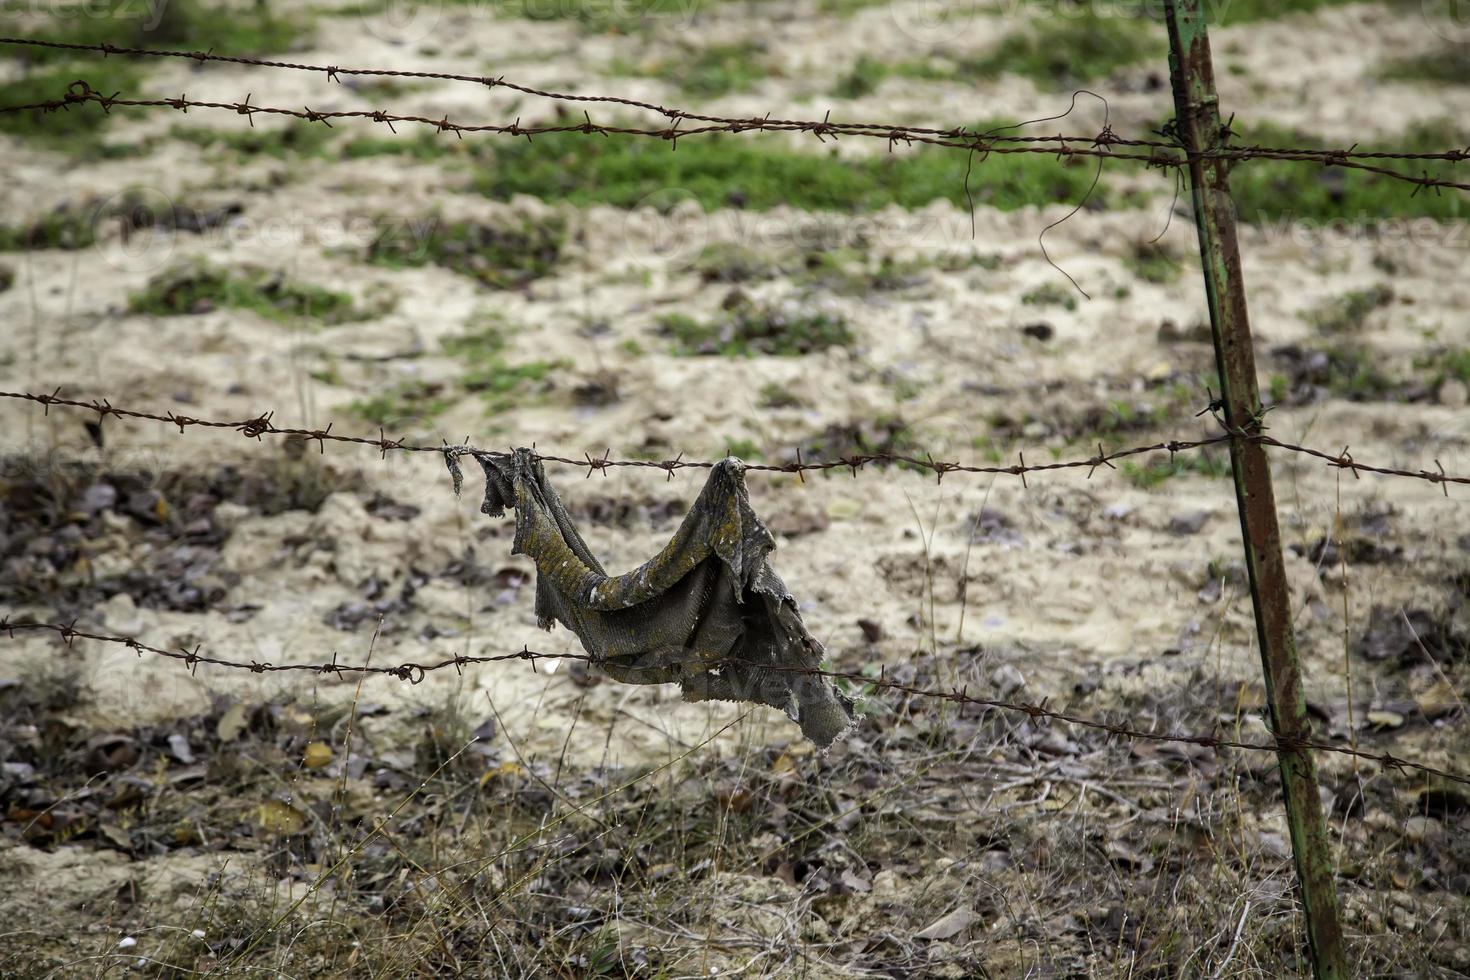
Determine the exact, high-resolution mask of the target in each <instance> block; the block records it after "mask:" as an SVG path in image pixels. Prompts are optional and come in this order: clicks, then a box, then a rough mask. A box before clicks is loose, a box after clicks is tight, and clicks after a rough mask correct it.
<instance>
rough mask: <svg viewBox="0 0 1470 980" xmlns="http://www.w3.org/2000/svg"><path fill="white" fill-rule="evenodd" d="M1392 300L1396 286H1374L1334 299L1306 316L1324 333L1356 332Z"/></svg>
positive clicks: (1309, 311)
mask: <svg viewBox="0 0 1470 980" xmlns="http://www.w3.org/2000/svg"><path fill="white" fill-rule="evenodd" d="M1392 302H1393V289H1392V288H1390V287H1388V286H1372V287H1370V288H1368V289H1355V290H1353V291H1352V292H1350V293H1346V294H1344V295H1342V296H1338V297H1336V298H1335V299H1330V300H1328V301H1327V302H1325V303H1323V304H1321V305H1320V306H1317V307H1314V308H1313V309H1311V310H1308V311H1307V312H1306V313H1304V314H1303V315H1302V316H1303V319H1305V320H1306V321H1307V322H1308V323H1310V324H1311V325H1312V326H1314V327H1316V328H1317V329H1318V330H1321V331H1322V332H1323V333H1356V332H1357V331H1359V330H1361V329H1362V328H1363V325H1364V323H1366V322H1367V320H1368V316H1369V314H1371V313H1372V312H1373V311H1374V310H1379V309H1382V308H1383V307H1385V306H1387V305H1389V304H1390V303H1392Z"/></svg>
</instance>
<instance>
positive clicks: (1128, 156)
mask: <svg viewBox="0 0 1470 980" xmlns="http://www.w3.org/2000/svg"><path fill="white" fill-rule="evenodd" d="M250 99H251V96H249V95H247V96H246V97H245V100H244V101H243V102H215V101H205V100H199V99H190V98H188V96H187V94H182V95H180V96H179V97H177V98H156V99H134V98H123V97H122V96H121V94H120V93H117V92H115V93H113V94H112V95H103V94H102V93H100V92H98V91H96V90H94V89H93V88H92V87H91V85H90V83H88V82H87V81H86V80H85V79H78V80H76V81H74V82H72V83H71V84H70V85H69V86H68V87H67V90H66V92H65V93H63V94H62V95H61V96H59V97H58V98H55V99H48V100H43V101H40V102H31V103H26V104H23V105H12V106H4V107H0V114H5V113H13V112H26V111H39V112H42V113H50V112H57V111H68V110H70V109H71V108H73V107H76V106H82V105H86V104H95V105H98V106H100V107H101V108H102V110H103V111H104V112H110V111H111V110H112V109H113V108H114V107H124V108H153V109H163V108H167V109H174V110H177V111H180V112H186V113H187V112H188V111H189V110H190V109H210V110H215V111H221V112H230V113H235V114H237V115H243V116H245V117H246V118H247V119H249V120H250V121H251V124H252V125H253V124H254V117H255V116H256V115H257V114H260V115H267V116H282V117H290V118H296V119H301V120H304V121H307V122H319V123H322V124H323V125H326V126H331V124H332V120H334V119H335V120H343V119H364V120H370V121H372V122H379V123H384V124H386V125H387V126H388V127H389V128H390V129H392V130H393V131H394V132H395V133H396V132H397V129H396V128H394V127H395V124H397V123H406V124H412V125H417V126H428V127H432V128H433V129H434V130H435V131H436V132H441V133H442V132H452V133H454V134H455V135H457V136H459V137H460V138H463V136H464V134H465V133H489V134H497V135H506V136H513V137H520V136H524V137H526V138H527V139H533V138H534V137H536V136H541V135H548V134H552V133H582V134H587V135H593V134H596V135H601V136H613V135H620V136H643V137H651V138H654V139H660V140H664V141H666V142H669V143H670V144H672V145H674V146H677V144H678V141H679V140H680V139H683V138H685V137H689V136H698V135H706V134H710V133H741V132H752V131H762V132H808V133H811V134H812V135H813V136H815V137H816V138H817V139H818V140H826V139H829V138H830V139H837V138H839V137H841V136H859V137H870V138H874V139H881V140H884V141H886V142H887V143H888V144H889V147H890V149H891V148H892V147H893V145H895V144H897V143H905V144H907V143H923V144H929V145H933V146H941V147H949V148H953V149H960V150H965V151H966V152H970V153H977V152H978V153H980V154H982V155H986V154H991V153H996V154H1012V153H1042V154H1048V155H1051V156H1054V157H1057V158H1058V159H1062V158H1097V159H1108V160H1131V161H1134V162H1140V163H1143V164H1145V165H1147V166H1148V167H1160V168H1162V167H1182V166H1185V165H1186V164H1187V163H1188V154H1187V153H1186V152H1185V151H1184V150H1183V148H1181V147H1179V146H1177V145H1176V144H1173V143H1165V142H1161V141H1156V140H1128V139H1123V138H1121V137H1119V136H1117V134H1115V133H1113V131H1112V130H1111V128H1109V127H1104V128H1103V130H1102V131H1101V132H1099V133H1097V134H1096V135H1094V136H1090V137H1089V136H1063V135H1057V136H1005V135H996V134H974V133H971V132H970V131H968V130H963V129H961V130H939V131H929V130H925V129H923V128H922V127H904V126H877V125H873V124H864V123H833V122H831V120H830V118H827V119H823V120H821V121H816V120H772V119H770V118H768V117H752V118H746V119H723V121H719V122H709V123H707V124H705V125H702V126H697V127H693V128H689V129H683V128H680V123H681V122H683V121H684V119H722V118H723V117H709V116H702V115H697V114H694V113H686V114H682V115H676V117H675V118H674V121H673V124H672V125H668V126H660V127H640V126H609V125H604V124H600V123H594V122H593V121H592V117H591V116H590V115H588V114H587V113H586V112H585V110H584V112H583V121H582V122H577V123H560V124H543V125H522V124H521V122H520V120H519V118H518V119H517V120H516V121H515V122H513V123H510V124H508V125H507V124H500V123H479V124H467V123H457V122H453V121H451V120H450V119H449V116H448V114H447V113H446V114H445V115H443V116H442V117H440V118H437V119H436V118H434V117H432V116H423V115H413V114H404V113H390V112H387V111H386V110H383V109H336V110H316V109H312V108H310V107H309V106H304V107H302V108H301V109H290V108H285V107H281V106H266V105H253V104H251V102H250ZM829 117H830V113H829ZM1074 144H1081V145H1074ZM1117 146H1123V147H1140V148H1148V152H1139V153H1126V152H1124V153H1120V152H1117V151H1116V150H1114V149H1113V148H1114V147H1117ZM1197 156H1199V157H1200V158H1202V159H1203V158H1210V159H1223V160H1232V161H1238V160H1254V159H1271V160H1286V161H1298V162H1307V163H1316V164H1319V165H1321V166H1324V167H1338V168H1345V169H1352V170H1359V171H1363V172H1366V173H1372V174H1376V175H1378V176H1382V177H1387V178H1390V179H1393V180H1398V181H1401V182H1404V183H1408V184H1413V185H1415V190H1414V193H1415V194H1417V193H1419V192H1420V191H1422V190H1425V189H1435V190H1436V191H1438V190H1441V189H1443V188H1449V189H1452V190H1461V191H1470V183H1464V182H1459V181H1453V180H1447V179H1443V178H1438V177H1431V176H1430V175H1429V173H1428V171H1424V172H1423V173H1422V174H1420V175H1415V174H1409V173H1404V172H1402V171H1398V170H1394V169H1391V168H1388V167H1380V166H1374V165H1371V164H1367V163H1363V162H1361V160H1359V159H1355V157H1358V156H1363V157H1365V158H1367V157H1373V158H1378V159H1403V160H1440V161H1448V162H1457V161H1460V160H1465V159H1470V150H1444V151H1434V152H1428V153H1395V152H1391V151H1379V152H1376V153H1373V154H1367V153H1365V154H1358V153H1357V152H1356V150H1354V149H1352V148H1350V149H1347V150H1314V149H1309V148H1279V147H1262V146H1257V147H1239V146H1236V147H1232V146H1221V147H1216V148H1212V149H1209V150H1205V151H1201V152H1199V153H1198V154H1197Z"/></svg>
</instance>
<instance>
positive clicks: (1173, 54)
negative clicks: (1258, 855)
mask: <svg viewBox="0 0 1470 980" xmlns="http://www.w3.org/2000/svg"><path fill="white" fill-rule="evenodd" d="M1164 11H1165V17H1166V20H1167V22H1168V27H1169V69H1170V77H1171V79H1172V81H1173V88H1174V110H1175V120H1176V124H1177V126H1178V134H1179V137H1180V139H1181V141H1182V142H1183V144H1184V147H1185V150H1186V152H1187V153H1188V154H1189V181H1190V187H1191V192H1192V197H1193V202H1194V215H1195V226H1196V230H1197V232H1198V235H1199V249H1200V259H1201V262H1202V264H1203V266H1204V278H1205V293H1206V298H1207V299H1208V301H1209V308H1210V325H1211V328H1212V330H1213V333H1214V338H1215V363H1216V366H1217V367H1218V368H1219V373H1220V391H1221V395H1220V400H1221V406H1220V407H1221V409H1222V410H1223V411H1224V413H1225V423H1226V425H1227V426H1228V427H1229V429H1230V431H1231V432H1232V433H1237V434H1241V433H1244V434H1250V433H1253V432H1254V431H1256V430H1257V428H1258V427H1259V424H1260V411H1261V399H1260V391H1259V389H1258V387H1257V384H1256V359H1255V351H1254V350H1253V348H1252V345H1251V329H1250V319H1249V316H1248V315H1247V312H1246V302H1245V283H1244V281H1243V279H1242V276H1241V270H1240V247H1239V242H1238V241H1237V238H1236V229H1235V207H1234V203H1233V202H1232V200H1231V198H1230V168H1229V164H1228V162H1227V161H1224V160H1220V159H1215V158H1210V157H1203V158H1202V157H1201V156H1200V154H1201V153H1203V152H1207V151H1209V150H1211V149H1213V148H1215V147H1217V146H1219V145H1220V144H1221V143H1223V141H1224V139H1225V137H1226V133H1225V131H1224V127H1222V125H1221V122H1220V107H1219V99H1218V97H1217V96H1216V94H1215V74H1214V68H1213V65H1212V64H1211V60H1210V40H1209V35H1208V34H1207V33H1206V29H1205V16H1204V10H1203V7H1202V4H1201V2H1200V0H1164ZM1230 463H1231V469H1232V470H1233V472H1234V474H1235V499H1236V505H1237V507H1238V509H1239V511H1240V530H1241V536H1242V539H1243V542H1244V545H1245V564H1246V570H1247V574H1248V577H1249V580H1250V587H1251V601H1252V604H1253V605H1254V607H1255V615H1256V634H1257V639H1258V640H1259V643H1260V647H1261V663H1262V667H1263V668H1264V672H1265V680H1266V697H1267V701H1268V703H1269V705H1270V709H1271V729H1272V731H1273V732H1274V733H1275V734H1276V735H1277V737H1278V739H1280V740H1281V743H1280V748H1279V750H1278V753H1277V757H1278V759H1279V762H1280V771H1281V787H1282V791H1283V795H1284V796H1285V798H1286V817H1287V823H1288V825H1289V827H1290V830H1291V850H1292V856H1293V858H1294V859H1295V863H1296V873H1297V881H1298V883H1299V884H1300V886H1301V897H1302V905H1303V907H1304V908H1305V909H1306V922H1307V939H1308V941H1309V943H1310V945H1311V955H1312V969H1313V973H1314V974H1315V976H1316V977H1317V978H1318V980H1346V978H1347V977H1348V975H1349V974H1348V968H1347V958H1346V955H1345V953H1344V951H1343V944H1342V924H1341V916H1340V912H1339V910H1338V902H1337V888H1336V886H1335V884H1334V881H1333V864H1332V856H1331V853H1330V849H1329V844H1328V837H1327V825H1326V821H1325V820H1324V818H1323V814H1322V801H1321V798H1320V797H1319V796H1318V795H1317V767H1316V764H1315V762H1314V760H1313V758H1312V756H1311V754H1310V752H1308V751H1307V750H1306V749H1304V748H1300V747H1298V746H1295V745H1293V744H1292V743H1293V740H1295V739H1301V738H1308V737H1310V735H1311V726H1310V723H1309V722H1308V720H1307V708H1306V697H1305V695H1304V693H1303V690H1302V676H1301V664H1300V661H1299V660H1298V657H1297V649H1296V638H1295V636H1294V634H1293V630H1292V621H1291V603H1290V599H1289V595H1288V592H1287V584H1286V567H1285V563H1284V561H1283V560H1282V555H1281V529H1280V527H1279V525H1278V523H1277V517H1276V499H1275V493H1274V491H1273V490H1272V487H1271V470H1270V466H1269V463H1268V460H1267V458H1266V447H1265V446H1263V445H1261V444H1260V443H1259V442H1257V441H1255V440H1252V439H1249V438H1239V437H1237V438H1234V439H1232V440H1231V442H1230Z"/></svg>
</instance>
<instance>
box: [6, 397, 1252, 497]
mask: <svg viewBox="0 0 1470 980" xmlns="http://www.w3.org/2000/svg"><path fill="white" fill-rule="evenodd" d="M60 390H61V389H59V388H58V389H56V391H54V392H52V393H51V394H49V395H48V394H36V393H33V392H23V391H0V398H13V399H18V400H21V401H29V402H34V403H35V404H38V405H41V406H43V407H44V408H45V410H46V412H47V413H48V414H49V412H50V409H51V406H53V405H60V406H63V407H67V408H77V409H82V410H85V411H88V412H96V413H97V415H98V419H99V421H100V420H101V419H105V418H107V416H109V415H111V416H113V417H115V418H120V419H140V420H144V421H150V422H161V423H164V424H167V425H173V426H177V427H178V429H179V432H180V433H181V434H182V433H183V431H184V430H185V429H188V428H191V427H194V426H198V427H202V428H208V429H219V430H233V431H235V432H238V433H240V434H241V435H243V436H245V437H246V438H247V439H257V440H258V439H260V438H261V437H263V436H268V435H269V436H294V437H296V438H299V439H302V440H304V441H306V442H315V443H316V444H317V447H318V450H319V451H322V452H325V445H326V443H328V442H339V443H347V444H352V445H359V446H371V447H373V448H375V449H377V450H378V451H379V453H380V455H382V456H387V454H388V453H390V452H405V453H435V454H438V455H440V456H444V457H447V458H455V457H458V456H477V457H486V458H503V457H505V456H509V455H511V452H510V451H509V450H490V449H479V448H477V447H475V446H471V445H469V444H468V441H466V442H465V443H441V444H440V445H437V446H433V445H420V444H413V443H409V442H406V441H405V440H406V438H407V437H403V438H399V439H389V438H388V437H387V435H386V434H384V433H383V431H382V430H381V429H380V430H379V436H378V438H376V439H374V438H372V437H370V436H353V435H343V434H341V433H337V432H333V431H332V427H333V424H334V423H328V424H327V425H326V426H324V427H321V428H316V429H303V428H290V427H281V426H277V425H276V424H275V423H274V422H273V421H272V418H273V417H274V414H275V413H274V412H263V413H261V414H259V415H256V416H252V417H250V418H246V419H236V420H220V419H201V418H194V417H192V416H188V415H180V414H179V413H177V412H164V413H158V412H146V411H140V410H137V409H130V408H119V407H117V406H115V405H113V404H112V403H111V402H110V401H109V400H108V399H105V398H103V399H94V400H92V401H90V402H85V401H79V400H77V399H73V398H63V397H61V396H60V394H59V393H60ZM467 438H468V437H467ZM1229 440H1230V437H1229V436H1228V435H1221V436H1213V437H1210V438H1206V439H1195V440H1171V441H1167V442H1155V443H1150V444H1149V445H1146V446H1131V447H1129V448H1126V449H1117V450H1114V451H1112V452H1108V451H1106V450H1104V449H1103V447H1102V445H1101V444H1100V443H1099V445H1098V451H1097V454H1096V455H1093V456H1089V457H1087V458H1085V459H1075V460H1064V461H1058V462H1054V463H1027V462H1026V456H1025V452H1024V451H1022V452H1020V453H1018V455H1017V459H1018V462H1016V463H1014V464H1012V465H1009V466H1006V465H995V466H975V465H970V464H968V463H960V462H955V461H949V460H937V459H934V458H933V456H932V455H925V456H914V455H906V454H903V453H887V452H880V453H855V454H851V455H846V456H839V457H836V458H834V459H827V460H803V459H801V451H800V449H798V450H797V453H796V455H797V458H796V460H795V461H793V462H789V463H746V464H745V468H746V470H753V471H756V472H767V473H790V474H795V475H796V476H798V477H801V476H802V474H804V473H813V472H823V471H826V470H850V471H851V472H852V475H853V476H857V474H858V471H859V470H861V469H863V468H864V467H865V466H867V465H868V464H869V463H893V464H902V465H907V466H910V467H913V468H915V469H919V470H925V471H928V472H930V473H933V474H934V475H935V478H936V479H938V480H941V481H942V480H943V479H944V476H945V474H947V473H995V474H1004V475H1009V476H1017V477H1020V478H1021V480H1022V482H1023V483H1024V482H1025V479H1026V474H1027V473H1039V472H1045V471H1050V470H1062V469H1081V468H1086V469H1087V470H1088V476H1089V477H1090V476H1091V475H1092V471H1094V470H1096V469H1098V468H1100V467H1104V468H1108V469H1116V467H1114V466H1113V465H1112V464H1113V461H1114V460H1118V459H1124V458H1126V457H1129V456H1138V455H1141V454H1144V453H1153V452H1167V453H1170V454H1171V455H1172V454H1174V453H1180V452H1186V451H1188V450H1191V449H1201V448H1204V447H1206V446H1213V445H1218V444H1220V443H1224V442H1228V441H1229ZM532 455H533V456H535V458H536V459H538V460H540V461H542V462H546V463H559V464H562V465H565V466H574V467H577V468H579V469H586V470H587V476H588V477H590V476H591V475H592V474H593V473H596V472H599V471H601V472H603V473H604V474H605V473H606V471H607V470H609V469H613V468H617V467H627V468H635V469H650V470H661V471H663V472H666V473H667V474H668V475H669V477H670V479H672V478H673V475H674V473H675V471H677V470H683V469H704V470H707V469H711V468H713V467H714V466H715V465H716V464H717V463H718V460H696V459H685V458H684V457H683V454H682V453H681V454H680V455H679V456H677V457H675V458H674V459H661V460H656V459H613V458H612V450H611V449H610V448H609V449H608V450H607V451H606V452H605V453H604V454H603V455H602V456H593V455H592V454H591V453H583V455H582V458H581V459H578V458H576V457H573V456H559V455H556V454H554V453H542V452H539V451H535V450H533V452H532Z"/></svg>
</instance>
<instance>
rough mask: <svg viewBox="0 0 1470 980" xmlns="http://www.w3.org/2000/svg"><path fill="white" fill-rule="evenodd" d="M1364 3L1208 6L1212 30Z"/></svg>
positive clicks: (1328, 0)
mask: <svg viewBox="0 0 1470 980" xmlns="http://www.w3.org/2000/svg"><path fill="white" fill-rule="evenodd" d="M1361 2H1362V0H1211V2H1207V3H1206V4H1205V5H1204V6H1205V12H1206V16H1207V17H1208V18H1209V25H1210V26H1211V27H1228V26H1230V25H1232V24H1248V23H1251V22H1254V21H1262V20H1276V19H1277V18H1280V17H1286V16H1289V15H1291V14H1310V13H1315V12H1316V11H1318V10H1328V9H1331V8H1332V7H1345V6H1347V5H1348V4H1351V3H1361ZM1411 3H1412V0H1387V5H1388V6H1389V7H1391V8H1408V7H1409V6H1410V4H1411ZM1412 6H1413V9H1414V11H1415V12H1416V13H1417V12H1418V9H1419V4H1418V3H1412ZM1158 9H1160V10H1162V9H1163V8H1162V7H1159V8H1158Z"/></svg>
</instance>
